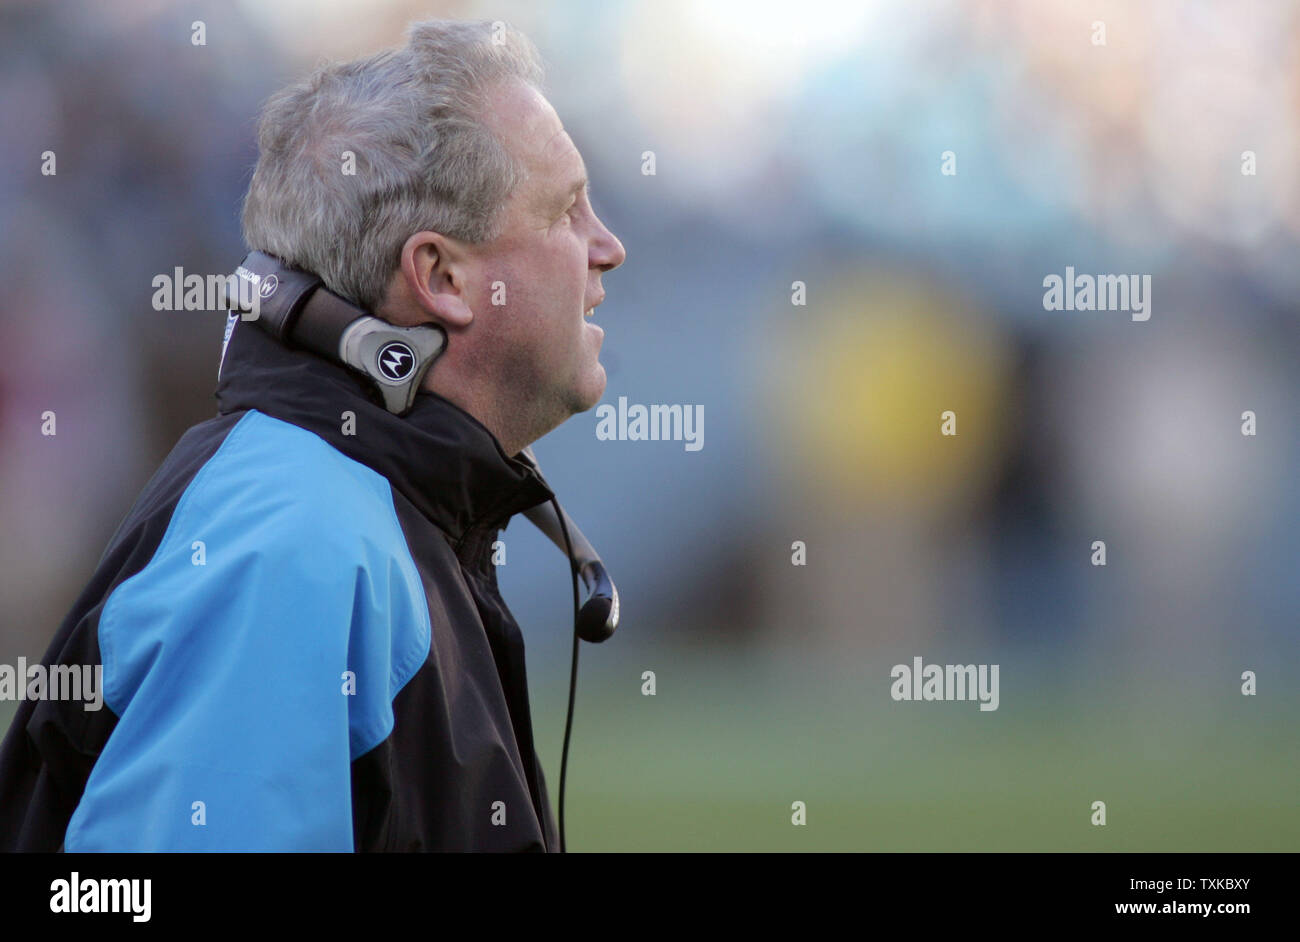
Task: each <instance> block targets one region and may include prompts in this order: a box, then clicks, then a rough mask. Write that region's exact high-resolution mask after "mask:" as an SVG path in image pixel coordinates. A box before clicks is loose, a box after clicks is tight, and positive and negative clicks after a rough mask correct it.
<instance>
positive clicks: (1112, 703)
mask: <svg viewBox="0 0 1300 942" xmlns="http://www.w3.org/2000/svg"><path fill="white" fill-rule="evenodd" d="M589 652H590V649H587V650H585V651H584V655H586V656H587V657H588V660H587V661H586V666H585V669H584V674H583V676H582V677H581V678H580V682H579V697H578V712H577V717H576V720H575V728H574V745H573V747H572V755H571V761H570V770H569V772H570V783H569V784H570V791H569V800H568V803H567V816H568V835H569V847H570V848H571V849H572V850H587V851H615V850H629V851H676V850H681V851H1193V852H1195V851H1296V850H1300V737H1298V736H1297V734H1296V730H1297V724H1296V718H1297V716H1300V713H1298V712H1297V709H1296V707H1297V702H1296V700H1295V698H1294V697H1292V698H1291V699H1290V700H1289V701H1288V702H1287V703H1284V704H1279V703H1278V700H1277V698H1276V697H1274V698H1272V699H1271V701H1270V699H1269V698H1263V697H1256V698H1246V697H1242V696H1241V695H1240V694H1239V693H1235V692H1234V690H1233V688H1231V686H1230V685H1225V689H1224V690H1223V691H1222V692H1221V693H1220V692H1218V691H1217V690H1216V689H1215V687H1214V686H1213V685H1209V684H1206V685H1198V684H1195V683H1193V684H1184V685H1181V687H1171V688H1170V689H1166V690H1160V691H1158V692H1156V693H1152V692H1151V691H1150V690H1146V691H1145V692H1144V693H1142V694H1141V695H1136V696H1131V697H1129V698H1128V699H1121V698H1118V697H1096V698H1094V697H1093V696H1090V695H1089V694H1088V693H1087V691H1086V690H1085V689H1072V690H1071V691H1070V696H1069V697H1064V698H1063V697H1062V696H1061V695H1060V693H1059V691H1054V690H1053V689H1052V687H1051V684H1050V683H1048V684H1043V685H1040V687H1039V689H1036V690H1034V689H1026V690H1018V689H1015V686H1014V681H1015V677H1016V672H1015V671H1014V670H1008V667H1007V666H1006V665H1004V666H1003V675H1002V704H1001V707H1000V708H999V709H998V710H997V711H991V712H986V713H981V712H979V710H978V709H977V706H976V704H974V703H895V702H894V701H892V700H890V699H889V696H888V686H887V681H886V680H882V678H887V677H888V665H885V664H876V665H873V666H872V671H873V672H874V673H871V674H869V675H865V676H864V672H863V671H857V670H846V669H844V667H843V666H842V665H841V666H840V667H829V666H820V665H815V664H808V665H804V666H802V667H800V666H791V665H789V664H787V663H783V664H780V665H779V666H778V665H775V664H773V663H770V662H768V663H763V662H746V661H744V660H736V659H732V658H716V659H699V658H685V659H682V660H680V661H670V662H668V663H664V662H662V661H661V659H659V658H654V659H652V660H660V665H652V664H650V663H649V662H647V665H646V666H647V667H654V666H659V667H660V669H659V670H658V671H657V685H658V692H657V695H656V696H655V697H644V696H642V695H641V693H640V672H639V670H635V669H634V670H631V671H628V672H627V674H626V675H625V676H624V677H622V678H618V680H617V681H616V682H611V681H613V680H614V679H613V678H611V677H610V676H609V675H608V674H606V673H605V672H604V671H603V669H602V668H601V666H600V665H599V664H597V665H596V666H593V661H595V660H596V658H595V657H593V656H591V655H590V653H589ZM1009 680H1010V682H1011V683H1010V685H1009ZM1074 683H1075V681H1074V680H1073V679H1072V680H1071V685H1073V684H1074ZM534 685H535V686H536V681H534ZM1009 686H1010V689H1009ZM1207 690H1208V691H1209V694H1208V695H1207V694H1206V691H1207ZM535 698H536V700H537V707H536V710H537V712H536V714H535V721H536V724H537V726H538V730H537V732H538V739H539V748H541V749H543V750H544V752H543V759H544V762H545V764H546V769H547V781H548V783H550V787H551V790H552V800H553V801H558V791H559V755H560V742H561V736H562V732H563V709H564V693H563V691H562V690H558V689H553V688H551V687H549V686H548V687H547V689H546V690H545V692H543V691H542V690H541V689H540V688H538V690H537V693H536V694H535ZM1094 699H1095V702H1092V701H1093V700H1094ZM552 734H553V735H552ZM795 800H800V801H803V802H805V804H806V806H807V824H806V826H803V827H796V826H793V825H792V824H791V821H790V818H791V803H792V802H793V801H795ZM1094 800H1103V801H1105V802H1106V808H1107V824H1106V826H1105V827H1094V826H1093V825H1092V824H1091V823H1090V817H1091V810H1090V809H1091V804H1092V802H1093V801H1094Z"/></svg>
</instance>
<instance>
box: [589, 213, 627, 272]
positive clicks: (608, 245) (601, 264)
mask: <svg viewBox="0 0 1300 942" xmlns="http://www.w3.org/2000/svg"><path fill="white" fill-rule="evenodd" d="M598 225H599V227H600V231H599V232H598V233H596V238H595V239H593V240H592V244H591V267H592V268H599V269H600V270H601V271H602V272H606V271H610V270H612V269H615V268H618V266H620V265H622V264H623V262H624V261H625V260H626V259H627V251H626V250H625V249H624V248H623V243H622V242H620V241H619V240H618V236H616V235H614V233H612V232H610V231H609V229H607V228H606V227H605V224H604V223H598Z"/></svg>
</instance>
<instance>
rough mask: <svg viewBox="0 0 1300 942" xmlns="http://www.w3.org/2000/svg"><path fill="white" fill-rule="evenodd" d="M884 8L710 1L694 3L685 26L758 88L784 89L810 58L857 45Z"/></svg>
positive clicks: (857, 1)
mask: <svg viewBox="0 0 1300 942" xmlns="http://www.w3.org/2000/svg"><path fill="white" fill-rule="evenodd" d="M878 10H879V4H878V3H871V2H864V0H807V2H798V3H791V2H789V0H710V2H704V3H688V4H687V5H686V19H685V22H684V23H683V25H684V26H685V27H686V28H687V29H689V30H694V31H695V32H696V33H697V35H698V37H699V38H700V39H702V40H704V41H705V42H707V43H708V44H709V45H710V46H711V47H712V48H713V49H715V50H716V54H717V56H718V57H719V58H720V59H721V60H723V62H725V63H727V64H728V65H729V66H730V71H732V72H733V73H734V74H736V75H737V76H739V77H740V78H741V79H742V80H744V81H746V82H747V83H748V84H750V86H751V90H754V89H753V86H757V85H767V86H769V87H780V86H782V85H784V84H785V83H787V82H789V81H790V79H792V78H793V77H795V76H798V75H799V74H800V73H802V72H803V71H804V70H805V69H806V68H807V66H808V64H809V63H810V62H817V61H818V60H820V59H823V58H825V57H828V56H836V55H838V54H840V53H842V52H844V51H846V50H848V49H852V48H853V47H854V46H856V45H858V44H859V43H860V42H861V39H862V34H863V33H864V32H865V30H866V27H867V24H868V23H870V22H871V21H872V20H873V19H874V18H875V16H876V14H877V12H878Z"/></svg>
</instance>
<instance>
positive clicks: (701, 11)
mask: <svg viewBox="0 0 1300 942" xmlns="http://www.w3.org/2000/svg"><path fill="white" fill-rule="evenodd" d="M880 10H881V7H880V6H879V5H877V4H872V3H864V2H861V0H857V2H853V0H810V2H808V3H801V4H791V3H789V2H774V0H758V2H745V0H721V2H716V3H712V2H710V3H702V2H691V0H665V2H662V3H653V4H649V3H647V4H634V5H631V6H629V7H628V8H627V12H626V21H625V23H624V29H623V34H622V39H623V48H622V51H621V59H622V64H623V70H624V82H623V85H624V88H625V89H626V93H627V99H628V101H629V103H630V104H631V106H632V108H633V110H634V111H635V113H636V115H637V116H638V118H639V119H640V120H641V122H642V123H643V124H644V125H645V128H646V138H647V147H648V148H649V149H651V150H654V151H655V152H656V154H657V156H658V158H659V159H660V160H663V161H665V163H667V164H669V166H670V167H671V166H677V167H679V168H680V167H686V166H689V167H690V173H689V174H686V173H680V172H679V173H678V174H676V176H675V180H674V182H675V183H676V184H677V185H679V186H681V187H683V189H684V190H687V191H689V192H690V193H691V195H692V197H693V198H704V199H716V198H719V197H720V196H725V194H728V193H735V192H738V191H740V190H743V189H744V187H745V185H746V184H748V183H750V182H752V176H753V175H755V174H758V173H761V171H762V169H763V167H764V166H765V164H766V161H767V159H768V157H769V156H770V155H772V154H773V153H776V152H779V151H780V150H781V149H782V148H783V147H784V146H785V145H784V144H783V142H782V141H781V140H780V139H779V135H775V134H773V133H772V123H773V120H776V119H777V116H778V115H779V109H780V106H782V105H784V104H785V103H787V102H789V101H791V100H793V99H794V98H796V97H797V96H798V94H799V93H800V91H801V89H802V87H803V82H804V79H805V77H806V75H807V74H808V73H809V72H810V71H811V70H812V69H814V68H817V67H820V66H822V65H824V64H825V63H827V62H829V61H832V60H834V59H836V58H838V57H842V56H846V55H861V54H863V53H862V52H860V51H857V52H855V50H860V47H862V46H863V44H864V43H865V42H866V40H867V39H868V38H869V37H870V36H871V35H872V34H871V31H870V29H869V25H870V24H871V23H872V22H873V21H874V20H875V18H876V17H877V15H878V13H879V12H880ZM660 172H663V170H660Z"/></svg>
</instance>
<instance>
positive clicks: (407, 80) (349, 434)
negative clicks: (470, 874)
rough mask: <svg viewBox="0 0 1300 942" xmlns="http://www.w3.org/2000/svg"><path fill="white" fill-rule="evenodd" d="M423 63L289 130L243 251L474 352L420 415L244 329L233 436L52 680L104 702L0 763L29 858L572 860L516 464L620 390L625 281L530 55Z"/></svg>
mask: <svg viewBox="0 0 1300 942" xmlns="http://www.w3.org/2000/svg"><path fill="white" fill-rule="evenodd" d="M407 38H408V41H407V45H406V46H405V47H404V48H401V49H399V50H396V51H392V52H387V53H384V54H381V55H377V56H373V57H370V58H367V59H362V60H359V61H357V62H352V63H347V64H344V65H336V66H331V67H326V68H323V69H321V70H319V71H317V72H316V73H315V74H314V75H313V76H312V77H311V78H310V79H308V80H307V81H306V82H304V83H302V84H300V85H296V86H293V87H291V88H289V89H286V90H285V91H283V92H281V93H279V94H278V95H276V96H274V97H273V98H272V99H271V100H270V101H269V102H268V104H267V106H266V109H265V111H264V114H263V117H262V121H261V126H260V131H259V150H260V154H259V159H258V164H257V168H256V171H255V172H254V175H253V179H252V182H251V184H250V187H249V192H248V196H247V199H246V201H245V206H244V233H245V239H246V241H247V242H248V243H249V246H250V247H251V248H253V249H256V250H259V251H262V252H265V253H267V254H269V255H273V256H277V257H278V258H280V259H281V260H283V261H284V262H286V263H288V264H290V265H293V266H295V267H298V268H302V269H305V270H308V271H311V272H314V273H316V274H317V275H319V276H320V277H321V279H322V280H323V282H324V284H325V285H326V286H327V287H328V288H329V289H330V290H332V291H334V292H335V293H336V294H339V295H341V296H342V297H344V298H346V299H348V300H349V301H351V302H353V303H354V304H356V305H358V306H360V307H362V308H365V309H367V310H370V311H373V312H374V313H376V314H377V315H378V316H380V317H382V318H383V319H385V320H388V321H390V322H392V323H393V324H397V325H400V326H414V325H421V324H429V325H437V326H439V327H441V328H442V329H443V330H444V331H445V333H446V336H447V345H446V349H445V351H444V352H443V353H442V355H441V357H440V358H439V359H438V360H437V362H436V363H435V364H434V366H433V368H432V369H431V370H430V372H429V373H428V374H427V376H426V378H425V380H424V383H423V387H422V390H421V392H420V393H419V395H417V397H416V402H415V405H414V407H413V408H412V409H411V411H410V412H409V413H407V414H406V415H405V416H403V417H399V416H398V415H394V414H392V413H390V412H388V411H387V410H385V409H384V408H383V406H382V404H381V402H380V400H378V399H377V398H376V397H375V396H374V394H373V391H372V390H371V389H370V388H369V386H368V385H367V382H366V380H365V379H364V378H362V377H360V376H358V375H357V374H354V373H351V372H349V371H347V370H345V369H343V368H341V367H339V366H336V365H333V364H331V363H329V362H327V361H325V360H324V359H321V358H318V357H316V356H314V355H312V354H310V353H307V352H305V351H302V350H294V349H290V348H288V347H287V346H284V345H282V344H280V343H279V342H277V341H276V340H274V339H272V336H271V335H270V334H268V333H266V332H264V331H261V330H258V329H257V326H256V325H254V324H252V323H248V322H238V321H232V324H233V327H234V329H233V332H232V333H229V334H228V336H227V345H226V347H225V348H224V350H223V354H222V365H221V370H220V377H219V383H218V388H217V399H218V405H219V413H220V414H219V415H218V416H217V417H216V418H213V419H211V420H209V421H207V422H204V423H202V424H200V425H197V426H195V427H194V428H192V429H190V430H189V431H188V432H187V433H186V434H185V436H184V437H183V438H182V439H181V441H180V442H179V444H178V445H177V446H176V448H175V450H174V451H173V452H172V453H171V455H170V456H169V457H168V458H167V460H166V461H165V462H164V464H163V465H162V467H161V468H160V469H159V470H158V472H157V473H156V474H155V476H154V478H153V479H152V480H151V481H150V482H149V484H148V485H147V486H146V488H145V490H144V492H143V493H142V495H141V496H140V498H139V499H138V501H137V503H136V505H135V506H134V508H133V509H132V510H131V512H130V513H129V514H128V516H127V517H126V519H125V520H124V521H123V523H122V525H121V526H120V527H119V529H118V531H117V533H116V534H115V535H114V537H113V538H112V541H111V543H110V545H109V547H108V549H107V551H106V552H105V554H104V557H103V559H102V560H101V562H100V565H99V567H98V569H97V571H96V572H95V574H94V576H93V577H92V579H91V581H90V584H89V586H88V587H87V588H86V590H85V591H84V593H83V594H82V596H81V598H80V599H78V600H77V602H76V604H75V606H74V608H73V610H72V612H71V613H70V614H69V616H68V617H67V619H66V620H65V621H64V623H63V625H62V627H61V628H60V629H59V632H58V634H57V635H56V637H55V639H54V641H53V643H52V644H51V646H50V649H49V651H48V652H47V653H46V656H45V658H44V659H43V663H44V664H46V665H56V664H57V665H91V666H94V667H97V668H98V667H102V672H103V673H102V691H103V706H104V708H103V709H101V710H87V709H84V708H83V707H84V706H85V704H83V703H79V702H69V701H64V700H55V699H43V700H31V699H29V700H27V701H25V702H23V703H22V705H21V708H20V710H19V712H18V715H17V717H16V719H15V721H14V723H13V725H12V727H11V729H10V730H9V733H8V735H7V737H6V738H5V740H4V743H3V746H2V747H0V847H3V849H10V850H12V849H19V850H51V851H52V850H58V849H64V850H68V851H82V850H159V851H162V850H214V851H215V850H285V851H289V850H379V851H382V850H548V851H549V850H555V849H558V846H557V845H558V841H557V838H556V828H555V823H554V818H553V815H552V813H551V810H550V805H549V799H548V797H547V792H546V785H545V782H544V781H543V776H542V769H541V765H540V763H539V761H538V759H537V756H536V753H535V750H534V747H533V737H532V723H531V719H530V716H529V709H528V692H527V680H526V677H525V672H524V649H523V639H522V636H521V634H520V631H519V628H518V625H517V624H516V622H515V621H514V619H513V617H512V616H511V613H510V612H509V610H508V609H507V607H506V605H505V603H504V601H503V600H502V598H501V596H500V594H499V592H498V590H497V583H496V575H495V570H494V568H493V566H492V563H491V547H492V543H493V542H494V541H495V540H496V539H497V537H498V534H499V531H500V529H501V528H502V527H504V526H505V525H506V524H507V522H508V521H509V520H510V518H511V516H512V515H513V514H515V513H517V512H520V511H522V510H525V509H527V508H529V507H532V506H534V505H536V504H539V503H542V502H544V501H546V500H548V499H549V498H550V497H551V496H552V495H551V492H550V490H549V489H548V488H547V486H546V484H545V482H544V481H543V480H542V479H541V477H540V476H539V474H538V473H537V471H536V468H535V466H534V465H532V464H531V463H530V462H528V461H526V460H523V459H521V457H520V456H519V453H520V451H521V450H522V449H524V448H525V447H526V446H527V445H528V444H529V443H531V442H532V441H534V440H536V439H537V438H539V437H540V436H542V435H544V434H546V433H547V432H548V431H550V430H551V429H553V428H555V427H556V426H557V425H559V424H560V423H561V422H563V421H564V420H565V419H566V418H568V417H569V416H570V415H572V414H574V413H576V412H581V411H584V410H587V409H590V408H591V407H592V406H594V405H595V404H596V402H597V401H598V400H599V398H600V396H601V394H602V393H603V391H604V387H605V373H604V370H603V368H602V367H601V365H600V363H599V362H598V359H597V357H598V354H599V351H600V346H601V341H602V337H603V333H602V331H601V330H600V328H599V327H596V326H595V325H594V324H592V323H591V322H590V320H589V319H588V316H589V315H590V313H591V310H592V309H593V308H594V307H595V306H596V305H598V304H599V303H600V302H601V300H602V299H603V298H604V292H603V290H602V287H601V274H602V272H605V271H608V270H610V269H612V268H615V267H617V266H618V265H620V264H621V263H622V262H623V259H624V257H625V253H624V250H623V246H622V245H621V244H620V243H619V241H618V239H616V238H615V237H614V236H613V235H612V234H611V233H610V232H609V230H607V229H606V228H605V227H604V225H602V224H601V222H600V221H599V220H598V219H597V217H596V214H595V212H594V211H593V209H592V207H591V204H590V203H589V201H588V196H587V185H586V171H585V167H584V165H583V161H582V158H581V157H580V156H579V154H578V152H577V150H576V148H575V147H574V145H573V142H572V140H570V138H569V136H568V134H566V133H565V131H564V129H563V126H562V125H561V123H560V120H559V118H558V117H557V116H556V114H555V112H554V110H553V109H552V108H551V106H550V105H549V104H548V103H547V101H546V100H545V98H544V97H543V96H542V95H541V93H540V92H539V91H538V89H537V86H538V84H539V82H540V80H541V70H540V67H539V65H538V62H537V57H536V52H535V50H534V49H533V47H532V45H531V43H529V41H528V40H527V39H526V38H525V37H523V36H522V35H520V34H518V33H517V32H515V31H513V30H509V29H504V30H503V29H501V28H500V24H498V25H497V27H496V28H494V27H493V26H492V25H489V24H486V23H448V22H429V23H422V24H416V25H414V26H413V27H412V28H411V30H410V31H409V33H408V37H407ZM345 152H346V153H345ZM348 155H350V157H349V156H348ZM349 160H350V161H352V163H351V166H352V167H353V168H354V169H355V172H354V173H349V172H346V171H345V169H344V168H345V167H346V166H347V165H348V161H349Z"/></svg>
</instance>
